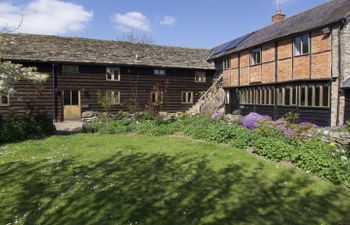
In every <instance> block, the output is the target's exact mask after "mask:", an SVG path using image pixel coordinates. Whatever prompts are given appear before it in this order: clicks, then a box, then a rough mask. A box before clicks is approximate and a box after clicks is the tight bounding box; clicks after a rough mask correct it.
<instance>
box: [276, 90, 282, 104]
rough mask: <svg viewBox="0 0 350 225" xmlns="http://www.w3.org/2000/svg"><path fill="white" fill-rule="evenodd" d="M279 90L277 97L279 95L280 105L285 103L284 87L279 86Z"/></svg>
mask: <svg viewBox="0 0 350 225" xmlns="http://www.w3.org/2000/svg"><path fill="white" fill-rule="evenodd" d="M277 92H278V95H277V97H278V104H279V105H283V89H282V88H278V90H277Z"/></svg>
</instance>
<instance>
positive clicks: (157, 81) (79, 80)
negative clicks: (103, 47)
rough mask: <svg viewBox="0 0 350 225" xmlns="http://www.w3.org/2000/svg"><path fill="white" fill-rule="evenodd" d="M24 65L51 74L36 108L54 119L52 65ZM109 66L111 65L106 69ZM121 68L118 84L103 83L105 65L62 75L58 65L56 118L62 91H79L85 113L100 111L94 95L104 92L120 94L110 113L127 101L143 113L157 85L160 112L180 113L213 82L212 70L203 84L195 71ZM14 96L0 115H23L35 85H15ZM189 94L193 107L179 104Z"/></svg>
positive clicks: (125, 108) (83, 67) (60, 113)
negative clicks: (183, 94) (160, 95)
mask: <svg viewBox="0 0 350 225" xmlns="http://www.w3.org/2000/svg"><path fill="white" fill-rule="evenodd" d="M25 65H26V66H36V67H37V68H38V69H39V71H40V72H44V73H48V74H50V78H49V80H48V81H47V82H45V84H43V86H44V91H43V94H42V95H41V96H40V97H39V98H38V99H37V101H36V102H37V105H38V106H40V109H42V111H44V112H46V113H49V114H50V115H52V116H53V113H54V100H53V99H54V96H53V93H54V91H53V80H52V64H49V63H47V64H29V63H26V64H25ZM108 67H110V66H108ZM115 67H119V68H120V74H121V76H120V81H107V80H106V73H105V71H106V66H104V65H90V64H85V65H79V73H64V72H62V66H61V65H58V66H57V67H56V69H57V74H56V76H57V116H58V119H59V120H62V119H63V110H62V107H63V106H62V105H63V104H62V92H63V90H80V91H81V106H82V112H84V111H103V108H102V107H101V106H100V105H99V104H98V99H97V92H98V91H101V93H104V92H105V91H106V90H111V91H119V92H120V94H121V98H120V102H121V104H119V105H113V106H112V109H111V112H112V113H116V112H117V111H120V110H123V111H129V110H130V109H131V107H130V102H135V101H136V102H137V103H138V106H139V107H140V110H144V109H145V107H146V106H147V105H150V103H151V92H152V90H153V89H154V88H155V86H156V85H160V89H161V90H162V91H163V93H164V100H163V104H162V105H161V107H160V110H161V111H166V112H179V111H182V112H184V111H186V110H188V109H189V108H190V107H191V106H192V105H193V104H194V103H196V102H197V100H198V99H199V97H200V95H201V93H203V92H204V91H206V90H207V89H208V88H209V87H210V86H211V84H212V83H213V78H214V73H215V72H214V70H205V71H206V82H205V83H195V71H200V70H196V69H178V68H166V75H165V76H159V75H158V76H157V75H154V74H153V73H154V69H156V68H152V67H138V66H132V67H130V66H115ZM16 90H17V93H16V94H15V95H14V96H13V97H11V99H10V106H9V107H8V106H3V107H0V113H1V115H2V116H3V117H6V116H7V114H8V111H9V108H12V109H13V110H14V111H16V113H23V112H24V111H25V106H26V103H27V102H28V101H31V99H32V98H33V97H34V96H33V95H34V93H35V92H34V91H33V90H34V86H33V85H32V84H30V83H28V82H25V81H21V82H19V83H18V84H17V85H16ZM183 91H191V92H193V94H194V97H193V104H183V103H182V102H181V92H183Z"/></svg>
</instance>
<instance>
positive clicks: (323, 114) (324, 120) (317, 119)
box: [241, 101, 350, 126]
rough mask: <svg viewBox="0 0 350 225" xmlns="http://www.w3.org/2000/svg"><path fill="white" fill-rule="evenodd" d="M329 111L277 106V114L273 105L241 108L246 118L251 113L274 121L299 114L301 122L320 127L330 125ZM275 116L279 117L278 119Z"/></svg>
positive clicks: (326, 109)
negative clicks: (290, 114) (265, 116)
mask: <svg viewBox="0 0 350 225" xmlns="http://www.w3.org/2000/svg"><path fill="white" fill-rule="evenodd" d="M349 102H350V101H349ZM329 110H330V109H329V108H316V107H299V108H297V107H287V106H277V112H275V111H274V106H273V105H272V106H257V105H242V106H241V111H242V115H244V116H245V115H248V114H249V113H251V112H256V113H258V114H260V115H268V116H270V117H271V118H273V119H274V120H276V119H279V118H281V117H283V116H284V115H286V114H287V113H289V112H294V113H299V115H300V119H301V121H306V122H311V123H314V124H317V125H319V126H329V125H330V116H329ZM349 111H350V110H349ZM275 113H276V114H275ZM275 115H277V117H276V116H275Z"/></svg>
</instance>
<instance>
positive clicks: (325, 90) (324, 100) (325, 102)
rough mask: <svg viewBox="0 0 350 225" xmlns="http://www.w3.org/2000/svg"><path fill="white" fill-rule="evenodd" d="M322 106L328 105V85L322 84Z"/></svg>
mask: <svg viewBox="0 0 350 225" xmlns="http://www.w3.org/2000/svg"><path fill="white" fill-rule="evenodd" d="M322 97H323V98H322V106H327V107H328V106H329V87H328V86H323V96H322Z"/></svg>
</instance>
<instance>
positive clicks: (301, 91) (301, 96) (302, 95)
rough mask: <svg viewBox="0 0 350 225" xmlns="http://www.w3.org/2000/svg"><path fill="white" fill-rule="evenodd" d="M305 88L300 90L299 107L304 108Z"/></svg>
mask: <svg viewBox="0 0 350 225" xmlns="http://www.w3.org/2000/svg"><path fill="white" fill-rule="evenodd" d="M305 89H306V88H305V87H301V88H300V105H302V106H306V91H305Z"/></svg>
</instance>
